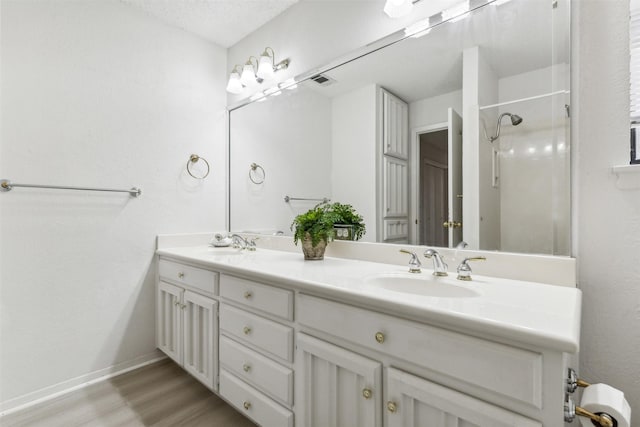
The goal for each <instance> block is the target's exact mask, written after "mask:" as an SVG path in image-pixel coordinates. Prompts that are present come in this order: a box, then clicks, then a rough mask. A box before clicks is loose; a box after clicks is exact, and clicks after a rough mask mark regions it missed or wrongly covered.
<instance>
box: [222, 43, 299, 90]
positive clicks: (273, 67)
mask: <svg viewBox="0 0 640 427" xmlns="http://www.w3.org/2000/svg"><path fill="white" fill-rule="evenodd" d="M288 67H289V59H288V58H287V59H283V60H282V61H280V62H278V63H277V64H276V62H275V52H274V51H273V49H271V48H270V47H266V48H265V49H264V52H262V55H260V60H258V59H257V58H256V57H255V56H250V57H249V59H247V62H245V64H244V66H242V67H240V65H236V66H235V67H233V70H232V71H231V74H230V75H229V82H228V83H227V92H230V93H234V94H236V95H238V94H240V93H242V92H243V91H244V89H245V88H254V87H256V86H258V85H260V84H262V82H264V81H269V80H273V78H274V76H275V73H276V72H277V71H279V70H284V69H286V68H288ZM239 69H240V70H241V71H239Z"/></svg>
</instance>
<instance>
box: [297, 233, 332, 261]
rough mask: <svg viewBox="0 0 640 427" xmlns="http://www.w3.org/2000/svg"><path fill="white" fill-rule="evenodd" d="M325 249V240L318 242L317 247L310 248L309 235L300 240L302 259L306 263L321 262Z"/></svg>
mask: <svg viewBox="0 0 640 427" xmlns="http://www.w3.org/2000/svg"><path fill="white" fill-rule="evenodd" d="M326 247H327V242H326V240H320V241H319V242H318V244H317V245H315V246H312V244H311V235H310V234H309V233H307V234H305V236H304V239H302V253H303V254H304V259H305V260H307V261H317V260H323V259H324V250H325V248H326Z"/></svg>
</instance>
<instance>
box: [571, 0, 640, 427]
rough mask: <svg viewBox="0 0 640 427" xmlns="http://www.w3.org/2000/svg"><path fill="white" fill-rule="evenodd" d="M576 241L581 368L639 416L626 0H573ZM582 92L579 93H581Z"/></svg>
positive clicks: (638, 192) (639, 299) (637, 264)
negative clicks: (627, 175)
mask: <svg viewBox="0 0 640 427" xmlns="http://www.w3.org/2000/svg"><path fill="white" fill-rule="evenodd" d="M572 12H573V17H572V19H573V23H574V25H572V27H573V31H574V34H573V38H572V39H573V51H572V54H573V57H572V66H571V69H572V77H573V78H572V93H573V96H574V99H573V104H572V112H573V117H574V118H575V119H574V120H573V121H572V142H573V143H574V145H573V148H572V150H573V154H574V158H573V159H572V160H573V164H574V166H575V167H574V173H573V176H574V181H573V190H574V192H575V194H574V230H575V233H574V250H575V255H577V259H578V282H579V286H580V288H581V289H582V291H583V293H584V296H583V307H582V308H583V320H582V339H581V341H582V346H581V352H580V366H581V369H580V374H581V376H582V377H583V378H585V379H586V380H588V381H590V382H593V383H598V382H606V383H609V384H611V385H612V386H614V387H617V388H620V389H622V390H624V392H625V394H626V397H627V400H629V403H630V404H631V408H632V414H633V416H634V422H633V425H634V426H637V425H640V189H638V187H636V189H633V190H624V189H621V188H619V186H618V185H617V181H616V177H615V176H614V175H613V174H612V173H611V166H613V165H622V164H628V163H629V95H628V94H629V26H628V23H629V1H628V0H579V1H574V2H573V11H572ZM576 101H577V102H576Z"/></svg>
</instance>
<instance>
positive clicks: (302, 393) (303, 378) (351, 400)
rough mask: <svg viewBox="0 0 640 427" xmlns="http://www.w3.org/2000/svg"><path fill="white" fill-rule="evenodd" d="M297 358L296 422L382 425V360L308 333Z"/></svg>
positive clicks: (335, 426)
mask: <svg viewBox="0 0 640 427" xmlns="http://www.w3.org/2000/svg"><path fill="white" fill-rule="evenodd" d="M296 359H297V363H298V364H299V365H298V366H297V367H296V381H297V385H296V425H299V426H304V427H314V426H315V427H344V426H349V427H364V426H371V427H374V426H375V427H380V426H381V423H382V416H381V415H382V414H381V402H382V386H381V384H382V366H381V364H380V363H379V362H376V361H373V360H370V359H367V358H365V357H363V356H360V355H358V354H355V353H353V352H351V351H348V350H345V349H343V348H341V347H337V346H335V345H332V344H329V343H327V342H324V341H320V340H318V339H315V338H312V337H310V336H308V335H304V334H299V335H298V339H297V355H296Z"/></svg>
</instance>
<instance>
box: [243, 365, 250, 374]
mask: <svg viewBox="0 0 640 427" xmlns="http://www.w3.org/2000/svg"><path fill="white" fill-rule="evenodd" d="M242 369H243V370H244V371H245V372H249V371H250V370H251V365H247V364H244V365H242Z"/></svg>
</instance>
